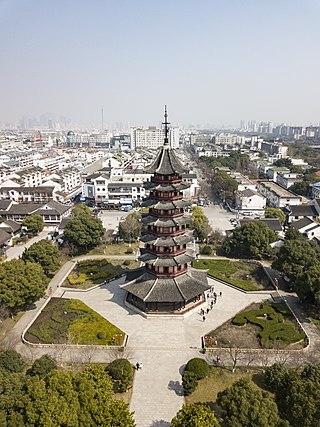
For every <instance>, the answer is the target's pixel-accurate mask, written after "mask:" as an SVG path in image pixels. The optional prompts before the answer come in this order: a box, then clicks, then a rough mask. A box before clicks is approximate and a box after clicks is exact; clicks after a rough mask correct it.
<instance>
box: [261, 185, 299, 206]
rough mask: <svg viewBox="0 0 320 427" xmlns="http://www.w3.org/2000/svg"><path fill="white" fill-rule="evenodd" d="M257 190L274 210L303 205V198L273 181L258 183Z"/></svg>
mask: <svg viewBox="0 0 320 427" xmlns="http://www.w3.org/2000/svg"><path fill="white" fill-rule="evenodd" d="M257 190H258V192H259V193H260V194H262V195H263V196H264V197H265V198H266V199H267V205H268V206H270V207H272V208H284V207H286V206H289V205H301V203H302V196H297V195H295V194H293V193H291V192H290V191H288V190H286V189H285V188H282V187H280V185H278V184H276V183H275V182H273V181H258V182H257Z"/></svg>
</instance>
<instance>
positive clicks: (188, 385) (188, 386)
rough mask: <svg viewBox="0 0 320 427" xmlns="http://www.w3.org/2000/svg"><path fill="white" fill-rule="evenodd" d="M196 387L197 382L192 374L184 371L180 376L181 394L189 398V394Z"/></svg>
mask: <svg viewBox="0 0 320 427" xmlns="http://www.w3.org/2000/svg"><path fill="white" fill-rule="evenodd" d="M197 385H198V380H197V376H196V374H195V373H194V372H189V371H185V372H184V373H183V374H182V387H183V394H184V395H185V396H189V394H191V393H193V392H194V391H195V389H196V388H197Z"/></svg>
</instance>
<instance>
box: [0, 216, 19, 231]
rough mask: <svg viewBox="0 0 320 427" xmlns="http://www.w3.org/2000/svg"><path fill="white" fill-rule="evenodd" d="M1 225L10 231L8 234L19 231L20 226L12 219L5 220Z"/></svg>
mask: <svg viewBox="0 0 320 427" xmlns="http://www.w3.org/2000/svg"><path fill="white" fill-rule="evenodd" d="M1 225H5V226H6V228H8V229H9V230H11V231H10V233H11V232H13V233H16V232H17V231H19V230H20V229H21V224H19V223H18V222H16V221H13V220H12V219H7V220H6V221H4V222H3V223H2V224H1Z"/></svg>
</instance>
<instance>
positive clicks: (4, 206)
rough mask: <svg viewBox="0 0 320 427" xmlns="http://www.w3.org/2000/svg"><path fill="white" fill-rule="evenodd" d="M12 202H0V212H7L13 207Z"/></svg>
mask: <svg viewBox="0 0 320 427" xmlns="http://www.w3.org/2000/svg"><path fill="white" fill-rule="evenodd" d="M11 203H12V200H0V211H5V210H6V209H8V207H9V206H10V205H11Z"/></svg>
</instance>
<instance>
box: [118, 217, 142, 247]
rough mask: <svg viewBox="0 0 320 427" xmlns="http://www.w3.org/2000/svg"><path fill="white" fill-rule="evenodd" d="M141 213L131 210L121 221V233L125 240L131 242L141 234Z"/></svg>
mask: <svg viewBox="0 0 320 427" xmlns="http://www.w3.org/2000/svg"><path fill="white" fill-rule="evenodd" d="M140 220H141V215H140V213H139V212H130V213H129V214H128V215H127V216H126V218H125V219H124V220H123V221H120V223H119V235H120V238H121V239H123V240H124V241H125V242H129V243H131V242H132V241H134V240H137V239H138V238H139V237H140V235H141V222H140Z"/></svg>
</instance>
